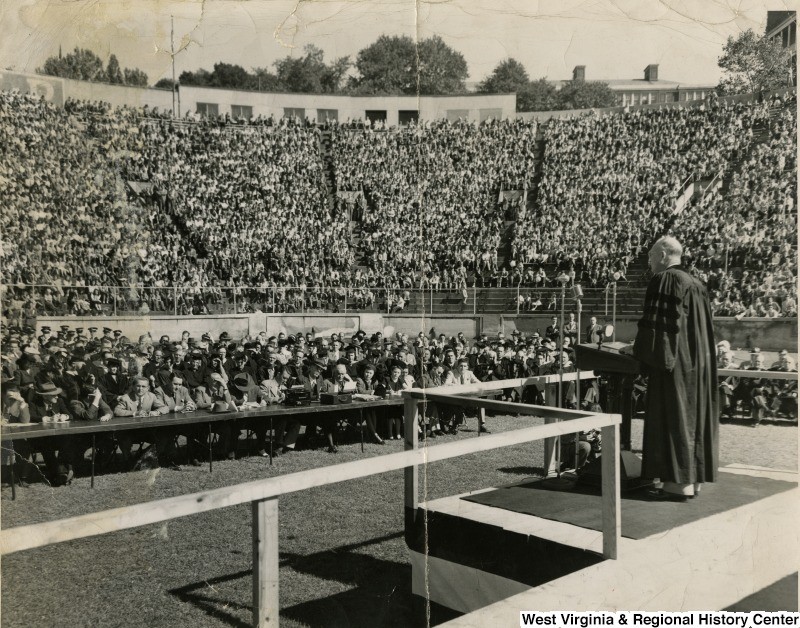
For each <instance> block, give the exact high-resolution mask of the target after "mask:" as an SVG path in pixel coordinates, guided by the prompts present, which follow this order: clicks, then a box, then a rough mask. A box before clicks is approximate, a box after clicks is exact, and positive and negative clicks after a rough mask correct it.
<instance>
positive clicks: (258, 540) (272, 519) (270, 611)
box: [250, 497, 280, 628]
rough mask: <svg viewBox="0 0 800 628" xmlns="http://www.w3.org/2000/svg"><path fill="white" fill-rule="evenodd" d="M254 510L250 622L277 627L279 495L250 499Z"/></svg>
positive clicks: (266, 627)
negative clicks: (255, 499)
mask: <svg viewBox="0 0 800 628" xmlns="http://www.w3.org/2000/svg"><path fill="white" fill-rule="evenodd" d="M250 505H251V508H252V511H253V626H254V627H255V628H273V627H274V628H277V626H278V613H279V611H280V607H279V602H278V498H277V497H271V498H269V499H262V500H259V501H254V502H251V504H250Z"/></svg>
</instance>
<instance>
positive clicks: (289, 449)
mask: <svg viewBox="0 0 800 628" xmlns="http://www.w3.org/2000/svg"><path fill="white" fill-rule="evenodd" d="M290 451H294V447H283V448H282V449H281V453H282V454H288V453H289V452H290Z"/></svg>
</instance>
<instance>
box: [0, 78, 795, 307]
mask: <svg viewBox="0 0 800 628" xmlns="http://www.w3.org/2000/svg"><path fill="white" fill-rule="evenodd" d="M793 103H794V97H792V98H791V99H789V100H787V101H786V102H780V103H776V102H772V101H768V102H765V103H751V104H747V103H730V102H727V101H723V100H709V101H706V102H705V103H703V104H702V105H700V106H697V107H674V108H657V109H647V110H638V111H633V112H627V113H622V114H613V115H602V116H601V115H595V114H591V115H587V116H581V117H578V118H568V119H554V120H550V121H548V122H547V123H546V124H544V125H541V126H537V124H536V123H535V122H532V121H523V120H510V121H495V120H487V121H485V122H483V123H481V124H479V125H476V124H474V123H469V122H466V121H458V122H449V121H446V120H438V121H435V122H420V123H416V124H409V125H407V126H405V127H401V128H392V129H386V128H385V127H383V126H381V127H380V128H375V126H374V125H367V124H359V123H342V124H338V123H334V122H329V123H326V124H325V125H324V127H323V129H324V130H321V129H320V128H317V127H315V126H313V125H311V124H309V123H308V122H307V121H306V122H303V121H298V120H296V119H292V118H284V119H280V120H275V119H273V118H258V119H256V120H251V121H245V120H240V119H239V120H231V119H230V117H229V116H220V117H218V118H202V117H200V116H196V115H194V116H190V118H191V119H189V120H173V119H171V118H170V116H169V113H168V112H160V111H157V110H149V109H147V108H144V109H136V108H132V107H122V108H117V109H112V108H111V107H110V106H109V105H107V104H104V103H86V102H75V101H69V102H68V103H67V104H66V106H65V107H63V108H60V107H56V106H53V105H51V104H49V103H47V102H45V101H44V100H42V99H40V98H39V97H36V96H31V95H26V94H20V93H18V92H2V93H0V130H2V132H3V135H4V137H6V138H7V141H5V142H4V143H3V146H2V148H0V182H2V184H3V187H4V192H5V201H6V202H5V205H4V212H3V213H2V216H1V217H0V228H2V242H0V258H2V286H1V287H0V290H2V294H0V297H2V301H3V308H4V311H3V314H4V315H5V316H6V317H7V319H8V320H17V321H24V320H30V319H32V318H35V316H36V315H37V314H38V315H41V314H51V313H56V312H57V313H59V314H64V313H67V314H72V315H92V314H110V313H112V312H113V311H124V312H137V313H139V314H148V313H150V312H156V311H157V312H163V311H175V312H176V313H177V314H179V315H191V314H206V313H213V312H214V311H219V310H218V309H217V306H218V305H219V304H230V303H231V302H236V308H237V311H244V312H248V311H259V310H260V311H278V312H287V311H288V312H290V311H301V310H314V309H320V310H325V311H338V310H339V309H340V308H341V307H342V305H343V303H345V302H347V303H348V305H349V307H351V308H354V309H360V308H370V307H377V308H378V309H380V310H386V311H402V310H403V309H404V305H405V304H407V303H408V299H407V298H406V294H407V292H408V291H409V290H413V289H420V288H421V289H426V290H427V289H430V290H432V291H438V292H453V293H456V294H461V295H462V296H463V298H464V302H466V299H467V296H466V295H467V290H468V289H469V288H472V287H474V286H492V287H512V288H515V287H520V288H524V289H525V290H524V292H525V293H526V294H525V295H520V296H521V298H523V299H524V300H525V302H524V303H522V304H521V307H520V310H521V311H535V310H536V309H542V308H546V307H548V306H549V304H550V299H549V295H548V294H547V293H541V294H540V293H539V292H538V290H539V289H546V288H553V287H555V286H557V285H558V282H557V279H556V278H557V276H558V275H559V274H561V273H562V272H564V273H567V276H568V277H569V279H570V281H571V282H573V283H575V282H577V283H581V284H583V285H584V286H587V287H598V288H602V287H603V286H605V285H606V283H607V282H608V281H611V280H617V279H619V280H625V279H626V272H627V271H628V267H629V265H630V263H631V262H632V260H634V259H635V258H636V257H637V256H638V255H639V254H640V253H641V252H642V251H644V250H645V249H646V248H647V246H648V245H649V243H650V241H651V240H652V238H653V236H654V235H655V234H657V233H659V232H660V231H662V230H663V228H664V226H665V224H666V223H667V222H668V220H669V219H670V216H669V213H670V211H671V210H672V208H673V206H674V202H675V196H676V193H677V192H679V191H680V186H681V184H682V183H683V182H685V181H687V180H690V179H691V178H692V177H694V178H697V179H710V178H712V177H714V176H715V175H717V174H718V173H723V175H724V177H723V178H725V180H730V185H729V186H727V188H726V189H725V190H723V192H722V193H721V194H717V195H716V196H714V195H713V194H710V195H709V199H710V200H709V201H708V202H706V203H704V205H703V208H702V211H695V208H694V207H692V208H690V209H689V210H687V211H685V212H684V213H683V214H682V215H681V216H680V217H679V219H678V221H677V222H676V224H675V225H673V230H675V232H676V234H677V235H678V237H679V238H682V239H684V240H686V241H687V244H688V247H687V248H688V249H689V252H690V255H691V260H690V261H691V263H692V264H693V266H694V267H695V268H696V269H697V272H699V273H704V274H705V276H706V279H707V281H708V283H709V286H710V288H711V289H712V291H713V292H714V296H715V304H714V307H715V311H716V312H717V313H718V314H721V315H741V316H751V315H755V316H758V315H766V316H777V315H784V316H793V315H796V309H797V305H796V288H795V286H794V282H795V281H796V276H797V272H796V263H795V254H794V249H793V248H791V246H790V245H788V244H787V242H790V243H793V242H794V241H795V240H796V227H795V224H794V221H793V219H787V220H784V219H783V218H784V216H789V217H791V216H796V207H795V202H794V198H795V197H796V185H795V183H794V179H793V173H794V172H795V171H796V159H795V155H794V150H793V149H794V142H795V138H796V116H795V113H794V104H793ZM775 112H778V117H777V119H775V118H774V114H775ZM771 116H772V117H771ZM761 129H767V132H768V137H767V139H766V140H765V141H763V142H760V141H759V133H761V132H762V131H761ZM323 135H324V136H325V137H326V138H327V137H330V153H329V154H327V153H326V151H325V150H324V149H323V148H322V140H323ZM537 138H539V139H537ZM537 141H538V142H540V143H541V145H543V146H544V152H543V155H537V154H536V151H537V148H536V146H537ZM538 159H542V160H543V161H542V162H541V165H540V166H537V160H538ZM326 164H328V165H329V166H330V169H331V172H332V176H333V185H334V186H335V189H334V190H332V191H329V190H328V189H327V186H326V180H327V179H326V177H327V175H326V167H327V166H326ZM537 167H540V173H538V175H537ZM337 192H341V193H356V194H357V195H358V201H357V202H350V201H351V200H352V199H348V200H347V201H345V200H343V198H341V197H339V196H338V195H337ZM502 194H505V195H506V196H505V198H503V200H500V199H501V195H502ZM514 194H516V195H514ZM751 197H753V198H754V200H753V202H751ZM354 209H355V212H354ZM721 216H725V220H721V219H720V217H721ZM693 217H694V222H693V221H692V218H693ZM351 218H354V219H355V220H354V221H353V224H354V226H352V225H351ZM506 220H515V223H514V227H513V233H512V234H511V235H512V238H511V239H510V240H509V239H508V235H504V233H505V229H506V228H507V225H505V224H504V222H505V221H506ZM698 221H700V224H702V227H703V228H702V229H698V226H699V225H698V224H697V222H698ZM506 246H509V247H510V252H509V254H508V258H507V259H504V258H505V257H506V254H505V253H503V251H504V250H505V247H506ZM723 251H727V256H723V254H722V252H723ZM765 253H767V254H765ZM723 257H726V259H727V271H726V270H725V265H724V264H720V263H719V260H720V259H721V258H723ZM30 286H39V287H36V288H31V287H30ZM233 286H236V287H235V288H234V287H233ZM245 286H246V287H245Z"/></svg>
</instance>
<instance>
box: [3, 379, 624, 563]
mask: <svg viewBox="0 0 800 628" xmlns="http://www.w3.org/2000/svg"><path fill="white" fill-rule="evenodd" d="M407 392H408V391H407ZM406 394H407V393H406ZM470 401H475V402H483V403H489V401H488V400H481V399H470ZM512 405H513V404H512ZM531 407H532V408H534V407H541V406H531ZM541 408H542V410H546V409H548V408H544V407H541ZM548 410H552V408H549V409H548ZM620 421H621V418H620V415H615V414H599V413H598V414H590V415H588V416H583V417H579V418H575V419H572V418H570V419H569V420H568V421H564V422H561V423H548V424H546V425H536V426H533V427H526V428H522V429H519V430H513V431H510V432H502V433H500V434H489V435H486V436H483V437H481V438H475V439H470V440H462V441H458V442H454V443H446V444H442V445H436V446H434V447H422V448H420V449H415V450H410V451H404V452H398V453H394V454H386V455H384V456H378V457H375V458H367V459H365V460H355V461H353V462H345V463H342V464H336V465H332V466H326V467H322V468H319V469H309V470H307V471H299V472H297V473H290V474H287V475H281V476H278V477H274V478H267V479H263V480H254V481H252V482H245V483H242V484H237V485H235V486H225V487H222V488H216V489H211V490H208V491H201V492H199V493H192V494H190V495H180V496H178V497H169V498H167V499H160V500H157V501H153V502H147V503H144V504H135V505H133V506H123V507H121V508H113V509H111V510H104V511H100V512H95V513H90V514H87V515H79V516H77V517H69V518H67V519H59V520H57V521H48V522H46V523H36V524H32V525H27V526H17V527H14V528H10V529H8V530H3V531H2V534H1V535H0V554H2V555H6V554H11V553H13V552H20V551H23V550H28V549H33V548H36V547H43V546H45V545H52V544H54V543H63V542H65V541H72V540H75V539H81V538H86V537H91V536H98V535H100V534H107V533H109V532H117V531H119V530H127V529H130V528H138V527H140V526H144V525H150V524H152V523H159V522H161V521H168V520H169V519H176V518H178V517H186V516H189V515H195V514H199V513H203V512H208V511H210V510H216V509H218V508H227V507H228V506H236V505H238V504H244V503H247V502H254V501H260V500H264V499H270V498H274V497H279V496H280V495H284V494H286V493H294V492H297V491H303V490H306V489H309V488H314V487H317V486H325V485H327V484H336V483H338V482H344V481H346V480H355V479H358V478H363V477H367V476H370V475H376V474H378V473H386V472H388V471H396V470H398V469H403V468H405V467H408V466H411V465H420V464H422V465H424V464H426V463H429V462H437V461H440V460H447V459H448V458H455V457H457V456H463V455H466V454H472V453H477V452H481V451H488V450H490V449H497V448H499V447H508V446H511V445H518V444H520V443H524V442H528V441H531V440H539V439H543V438H552V437H556V436H560V435H564V434H573V433H575V432H578V431H584V430H593V429H600V428H602V427H605V426H609V425H618V424H619V423H620Z"/></svg>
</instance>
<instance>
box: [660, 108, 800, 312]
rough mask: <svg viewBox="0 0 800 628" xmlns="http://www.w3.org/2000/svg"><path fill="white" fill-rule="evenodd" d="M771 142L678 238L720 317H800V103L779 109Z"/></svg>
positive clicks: (680, 223) (693, 210)
mask: <svg viewBox="0 0 800 628" xmlns="http://www.w3.org/2000/svg"><path fill="white" fill-rule="evenodd" d="M772 104H773V107H772V110H773V112H774V115H773V118H772V119H771V121H770V124H769V128H768V130H767V132H766V133H767V138H766V140H765V141H764V142H763V143H761V144H757V145H756V146H754V147H753V148H752V150H751V151H750V153H749V154H748V155H747V156H746V157H745V158H744V159H743V160H742V161H741V163H740V165H739V166H738V167H737V168H736V170H735V171H734V172H733V173H732V175H731V177H730V183H729V185H728V188H727V190H719V189H717V190H714V191H712V192H710V193H709V194H708V195H706V196H705V197H704V198H703V200H702V202H698V203H697V204H696V205H695V206H690V207H687V208H686V209H685V210H684V212H683V213H682V214H681V215H680V216H678V217H677V219H676V221H675V224H674V225H673V227H672V230H671V231H672V233H673V235H675V236H676V237H677V238H678V239H679V240H681V241H682V242H683V243H684V247H685V250H686V254H687V265H688V266H689V267H690V268H691V269H693V270H694V271H695V272H696V273H697V274H698V275H699V276H700V278H701V279H702V280H703V281H704V282H705V283H706V285H707V286H708V289H709V295H710V297H711V300H712V308H713V311H714V313H715V314H718V315H720V316H739V317H768V318H777V317H781V316H792V317H796V316H797V247H796V244H797V207H796V204H795V199H796V198H797V114H796V98H794V97H793V98H791V99H788V100H787V101H786V102H781V103H772Z"/></svg>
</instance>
